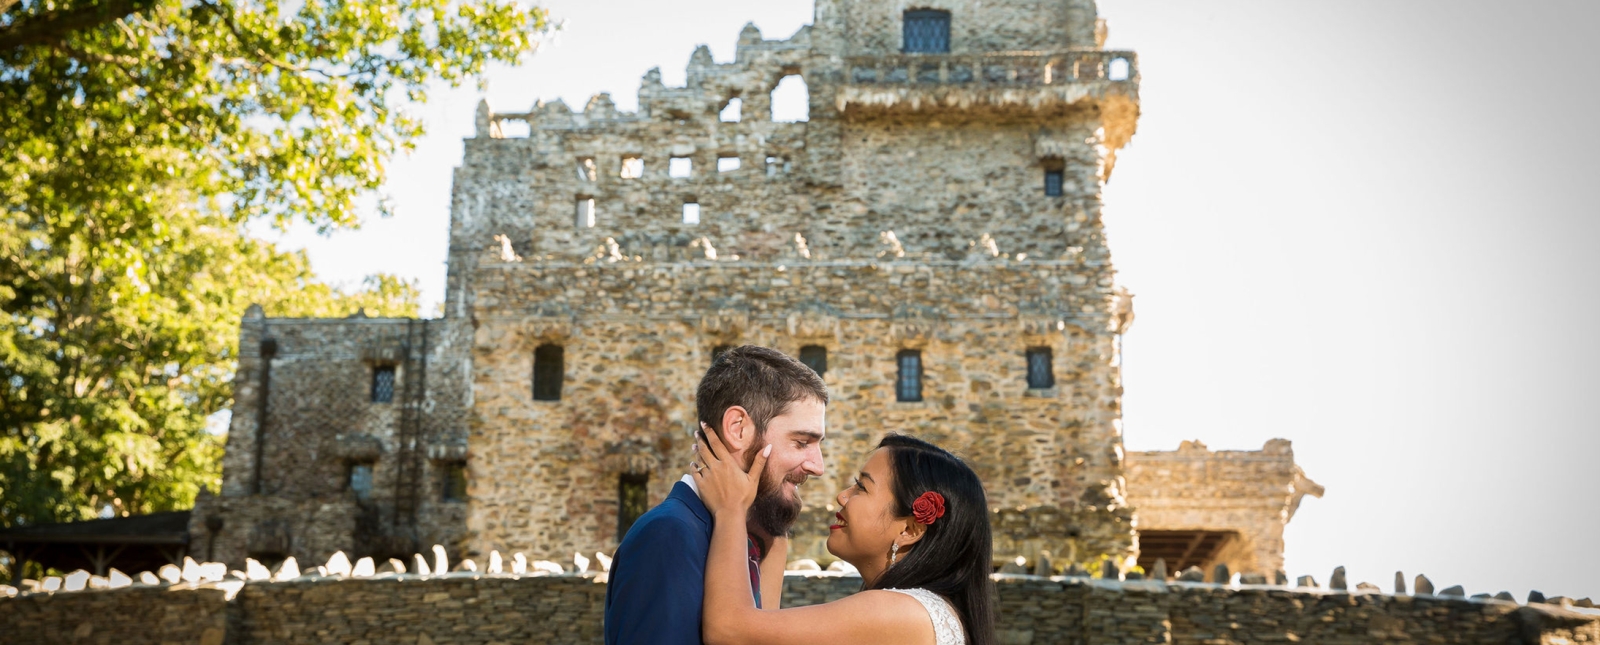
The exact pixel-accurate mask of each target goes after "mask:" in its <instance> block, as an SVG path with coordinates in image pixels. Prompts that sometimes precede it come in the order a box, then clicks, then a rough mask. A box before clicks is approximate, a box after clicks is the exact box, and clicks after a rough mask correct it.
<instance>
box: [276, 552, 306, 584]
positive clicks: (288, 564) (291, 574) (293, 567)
mask: <svg viewBox="0 0 1600 645" xmlns="http://www.w3.org/2000/svg"><path fill="white" fill-rule="evenodd" d="M298 577H300V563H299V562H295V560H294V556H292V555H291V556H289V558H288V559H287V560H284V561H283V564H281V565H279V566H278V575H275V576H273V577H272V579H273V580H276V581H278V582H283V581H285V580H294V579H295V578H298Z"/></svg>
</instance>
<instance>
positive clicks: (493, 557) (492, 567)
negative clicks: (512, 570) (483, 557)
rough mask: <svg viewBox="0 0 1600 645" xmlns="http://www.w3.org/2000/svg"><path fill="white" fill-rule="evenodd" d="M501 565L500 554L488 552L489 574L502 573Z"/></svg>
mask: <svg viewBox="0 0 1600 645" xmlns="http://www.w3.org/2000/svg"><path fill="white" fill-rule="evenodd" d="M503 572H504V569H503V563H502V562H501V561H500V552H499V551H496V550H490V551H489V573H503Z"/></svg>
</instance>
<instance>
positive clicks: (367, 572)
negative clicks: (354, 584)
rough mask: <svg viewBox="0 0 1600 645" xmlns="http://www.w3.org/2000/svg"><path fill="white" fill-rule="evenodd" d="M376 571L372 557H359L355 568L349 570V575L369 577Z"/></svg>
mask: <svg viewBox="0 0 1600 645" xmlns="http://www.w3.org/2000/svg"><path fill="white" fill-rule="evenodd" d="M377 573H378V569H377V567H376V566H374V565H373V563H372V558H361V559H360V560H356V566H355V568H354V569H352V570H351V571H350V575H352V576H355V577H357V578H371V577H372V576H374V575H376V574H377Z"/></svg>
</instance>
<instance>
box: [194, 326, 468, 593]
mask: <svg viewBox="0 0 1600 645" xmlns="http://www.w3.org/2000/svg"><path fill="white" fill-rule="evenodd" d="M464 328H465V327H464V326H463V325H462V324H460V323H457V322H455V321H448V320H436V321H420V320H408V319H394V318H389V319H371V318H363V317H352V318H346V319H282V318H268V317H266V316H265V315H264V312H261V311H260V309H259V308H253V309H252V310H251V312H250V313H249V314H247V315H246V317H245V320H244V323H243V325H242V326H241V334H240V343H239V346H240V362H239V369H238V372H237V375H236V377H235V383H234V391H235V399H234V401H235V402H234V408H233V411H234V414H233V420H232V423H231V425H230V427H229V433H228V445H227V450H226V452H225V453H224V458H223V485H222V490H221V491H220V493H218V494H215V495H213V494H209V493H208V494H203V495H201V497H200V498H199V499H198V500H197V501H196V506H195V511H194V513H193V514H192V520H191V523H192V526H191V527H190V535H192V536H194V540H195V544H194V545H192V548H193V549H195V550H196V551H195V552H197V553H199V552H202V551H203V550H204V549H205V547H206V545H207V544H208V543H209V544H211V546H212V549H213V553H212V557H211V559H214V560H218V561H223V562H227V563H229V564H230V565H232V566H234V567H236V568H237V567H242V566H243V564H244V558H245V557H246V556H250V555H253V554H257V555H258V557H260V556H261V555H264V554H269V553H274V554H277V555H279V556H286V555H293V556H296V557H297V558H299V559H303V560H305V559H309V560H322V559H325V558H327V557H328V555H330V554H331V553H332V552H333V551H335V550H345V551H349V552H353V553H356V554H358V555H367V554H369V553H370V554H374V555H378V554H383V555H387V554H389V552H396V553H403V552H414V551H416V550H419V547H422V546H425V545H428V544H434V543H443V544H446V545H450V546H451V547H452V548H455V546H456V545H457V544H458V543H459V541H460V539H461V534H462V529H463V527H464V524H465V516H466V510H465V507H466V504H465V501H455V502H447V501H444V500H442V499H441V494H440V491H441V486H442V477H443V466H444V465H446V464H448V463H450V462H452V461H460V460H464V459H465V458H466V443H467V441H466V418H467V413H466V409H467V406H468V405H470V403H471V399H470V397H471V387H470V384H469V383H468V381H467V374H468V372H467V365H466V360H465V359H466V355H467V352H468V345H467V343H468V342H469V339H470V337H469V336H466V335H464V333H463V332H462V330H463V329H464ZM267 338H271V339H272V340H273V342H274V343H275V344H276V354H275V356H274V357H273V358H272V360H271V372H270V375H269V376H268V378H267V385H266V387H265V388H264V387H263V384H262V382H261V381H262V364H263V357H262V356H261V350H262V340H263V339H267ZM408 343H409V345H408ZM408 346H409V347H410V350H409V354H408V349H407V347H408ZM424 346H426V351H427V360H425V361H419V360H416V359H418V358H420V357H421V356H422V354H423V351H424V350H423V348H424ZM379 366H392V367H394V368H395V372H396V373H395V383H394V396H393V400H392V401H391V402H387V403H384V402H375V401H373V400H372V383H373V371H374V369H376V368H377V367H379ZM412 370H417V373H416V374H413V373H411V372H412ZM412 379H420V380H423V381H426V388H425V391H424V392H423V396H422V398H420V399H419V400H415V401H412V400H410V399H409V398H408V392H409V391H410V390H409V388H408V386H409V385H410V384H411V380H412ZM419 385H420V383H419ZM263 391H266V392H267V395H268V398H269V401H268V403H269V404H268V405H267V406H266V429H265V431H264V432H262V431H261V430H260V429H259V428H258V426H257V423H258V419H259V418H260V414H261V400H260V397H261V395H262V393H263ZM408 406H411V407H410V409H411V410H413V411H414V412H415V413H416V415H417V419H416V427H417V429H418V432H419V436H420V442H419V443H418V444H417V445H416V450H417V452H418V456H419V460H418V461H419V463H420V465H421V470H420V473H419V477H418V480H419V487H420V489H421V490H419V491H418V501H419V504H418V508H417V526H416V531H415V534H413V533H412V531H411V530H410V529H409V527H405V526H401V527H400V528H399V529H396V527H395V524H394V519H395V518H394V512H395V495H396V493H397V482H396V477H397V476H398V463H399V461H400V459H401V457H402V453H403V451H402V450H401V445H400V441H399V432H400V428H401V425H402V420H403V418H404V416H405V415H406V414H407V407H408ZM258 441H260V445H258ZM258 452H260V453H261V454H260V456H259V459H260V472H261V482H260V486H259V490H257V488H256V484H255V481H254V480H255V472H256V460H257V459H258V456H257V453H258ZM355 463H370V464H371V465H372V491H371V495H370V497H369V498H368V499H366V500H360V499H357V497H356V495H355V493H354V492H353V491H351V490H349V481H350V468H351V465H352V464H355ZM218 520H220V521H221V529H220V530H219V531H217V532H216V533H215V535H213V534H212V531H211V530H210V527H209V526H208V521H210V522H215V521H218ZM402 524H403V523H402Z"/></svg>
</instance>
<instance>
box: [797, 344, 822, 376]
mask: <svg viewBox="0 0 1600 645" xmlns="http://www.w3.org/2000/svg"><path fill="white" fill-rule="evenodd" d="M800 362H802V363H805V364H806V367H809V368H811V371H813V372H816V373H817V376H822V375H823V374H826V373H828V348H826V347H823V346H821V345H806V346H805V347H801V348H800Z"/></svg>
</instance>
